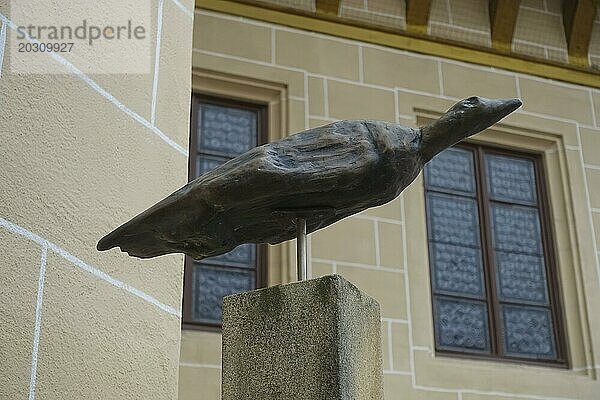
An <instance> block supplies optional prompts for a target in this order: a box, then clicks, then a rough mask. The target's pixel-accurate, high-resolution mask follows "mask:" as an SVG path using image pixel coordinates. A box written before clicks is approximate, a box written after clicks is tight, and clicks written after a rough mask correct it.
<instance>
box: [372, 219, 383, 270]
mask: <svg viewBox="0 0 600 400" xmlns="http://www.w3.org/2000/svg"><path fill="white" fill-rule="evenodd" d="M373 233H374V234H375V237H374V239H375V240H374V242H375V265H376V266H377V267H378V268H380V267H381V254H380V249H379V222H378V221H377V220H376V219H374V220H373Z"/></svg>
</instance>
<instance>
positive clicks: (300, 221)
mask: <svg viewBox="0 0 600 400" xmlns="http://www.w3.org/2000/svg"><path fill="white" fill-rule="evenodd" d="M296 227H297V230H298V231H297V236H296V253H297V255H298V259H297V268H298V280H299V281H305V280H306V276H307V272H308V267H307V261H306V260H307V258H306V257H307V256H306V253H307V250H306V218H297V219H296Z"/></svg>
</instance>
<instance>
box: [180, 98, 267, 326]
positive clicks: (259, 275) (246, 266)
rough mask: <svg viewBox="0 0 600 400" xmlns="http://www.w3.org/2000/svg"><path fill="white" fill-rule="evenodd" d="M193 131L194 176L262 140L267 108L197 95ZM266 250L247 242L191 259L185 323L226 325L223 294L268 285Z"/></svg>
mask: <svg viewBox="0 0 600 400" xmlns="http://www.w3.org/2000/svg"><path fill="white" fill-rule="evenodd" d="M190 120H191V123H190V125H191V129H190V160H189V179H190V180H193V179H195V178H197V177H198V176H200V175H202V174H204V173H206V172H208V171H210V170H212V169H214V168H216V167H218V166H219V165H221V164H223V163H225V162H227V161H229V160H231V159H232V158H235V157H236V156H238V155H240V154H242V153H244V152H246V151H248V150H250V149H251V148H253V147H255V146H257V145H260V144H263V143H264V141H265V132H266V106H263V105H259V104H252V103H246V102H240V101H234V100H230V99H223V98H216V97H210V96H204V95H197V94H194V95H193V96H192V115H191V118H190ZM264 266H265V249H264V247H263V246H257V245H253V244H244V245H241V246H238V247H237V248H235V249H234V250H232V251H231V252H229V253H227V254H223V255H220V256H217V257H211V258H206V259H203V260H201V261H195V260H193V259H191V258H190V257H186V262H185V276H184V300H183V309H184V313H183V314H184V316H183V319H184V327H186V328H196V327H215V328H218V327H219V326H220V324H221V317H222V303H223V297H224V296H227V295H229V294H233V293H239V292H243V291H247V290H252V289H255V288H257V287H260V286H262V285H263V283H264V269H265V268H264Z"/></svg>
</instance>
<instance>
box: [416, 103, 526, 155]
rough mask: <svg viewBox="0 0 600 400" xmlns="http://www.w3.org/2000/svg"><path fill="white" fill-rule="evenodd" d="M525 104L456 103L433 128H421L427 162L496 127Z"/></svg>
mask: <svg viewBox="0 0 600 400" xmlns="http://www.w3.org/2000/svg"><path fill="white" fill-rule="evenodd" d="M522 104H523V103H522V102H521V100H519V99H486V98H483V97H476V96H474V97H469V98H468V99H464V100H461V101H459V102H458V103H456V104H455V105H454V106H452V107H451V108H450V109H449V110H448V111H447V112H446V113H445V114H444V115H442V116H441V117H440V119H438V120H437V121H435V122H434V123H432V124H431V125H427V126H424V127H422V128H421V132H422V149H421V153H422V154H423V157H424V158H425V160H426V161H428V160H430V159H431V158H433V157H434V156H435V155H436V154H438V153H439V152H441V151H443V150H444V149H446V148H448V147H450V146H452V145H454V144H456V143H458V142H460V141H461V140H463V139H466V138H468V137H469V136H472V135H475V134H476V133H479V132H481V131H483V130H484V129H487V128H489V127H490V126H492V125H494V124H495V123H496V122H498V121H500V120H501V119H502V118H504V117H506V116H507V115H508V114H510V113H512V112H513V111H515V110H516V109H517V108H519V107H520V106H521V105H522Z"/></svg>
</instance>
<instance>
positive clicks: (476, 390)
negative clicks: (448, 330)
mask: <svg viewBox="0 0 600 400" xmlns="http://www.w3.org/2000/svg"><path fill="white" fill-rule="evenodd" d="M348 4H349V2H348ZM534 6H535V5H530V7H532V8H533V7H534ZM207 26H210V27H211V33H210V37H211V38H214V42H211V41H210V40H211V39H210V38H206V37H205V38H204V39H203V38H202V37H201V36H200V35H199V34H198V33H199V32H202V31H203V29H205V28H204V27H207ZM225 27H227V28H226V29H225ZM225 30H227V32H225ZM195 32H196V35H195V40H194V50H193V63H192V64H193V67H195V68H202V69H204V70H211V71H216V72H219V73H221V74H224V75H228V76H233V77H237V78H238V79H240V80H242V81H243V80H245V79H247V80H254V79H260V80H263V81H270V82H272V83H273V84H278V85H285V86H286V88H287V96H288V107H287V116H288V124H287V128H288V129H287V131H289V132H290V133H291V132H297V131H299V130H303V129H306V128H309V127H314V126H319V125H323V124H326V123H329V122H332V121H336V120H338V119H344V118H378V119H384V120H389V121H396V122H400V123H403V124H406V125H409V126H416V125H417V123H423V122H424V121H427V120H428V119H430V118H435V117H436V116H437V115H439V114H440V113H442V112H444V111H445V110H446V109H447V108H448V107H449V106H450V105H451V104H452V103H453V102H454V101H456V100H458V99H460V98H464V97H467V96H470V95H481V96H488V97H512V96H518V97H521V98H522V99H523V100H524V106H523V108H522V109H520V110H519V111H518V112H517V113H516V114H514V115H512V116H511V117H509V118H508V119H507V120H505V121H504V123H503V124H502V125H501V126H499V127H497V128H496V129H495V130H494V131H489V132H486V133H484V134H482V135H479V136H478V139H477V140H479V141H483V142H485V143H492V144H500V145H503V146H508V147H513V148H520V149H523V148H527V149H530V150H533V151H537V152H541V153H543V154H544V155H545V157H544V159H545V167H546V169H547V172H548V176H549V177H550V182H549V191H550V201H551V204H552V213H553V218H554V226H553V229H554V235H555V238H556V242H557V248H558V249H559V264H560V279H561V287H562V291H563V292H562V302H563V305H564V307H565V310H566V312H565V313H566V320H567V322H566V324H567V335H568V342H569V352H570V369H567V370H566V369H556V368H546V367H539V366H525V365H519V364H510V363H500V362H490V361H475V360H465V359H460V360H459V359H454V358H451V357H442V356H438V355H435V354H434V352H433V351H432V349H433V333H432V320H431V318H432V317H431V299H430V292H429V290H430V289H429V269H428V264H427V263H428V261H427V251H426V242H425V238H426V236H425V219H424V205H423V187H422V185H423V184H422V180H421V178H418V179H417V181H415V182H414V183H413V185H411V186H410V187H409V188H408V189H407V190H406V192H405V194H404V195H402V196H400V197H399V198H398V199H396V200H394V201H392V202H391V203H388V204H387V205H385V206H382V207H378V208H375V209H371V210H367V211H365V212H363V213H361V214H359V215H356V216H353V217H350V218H347V219H345V220H343V221H340V222H339V223H337V224H335V225H333V226H331V227H329V228H327V229H324V230H321V231H319V232H316V233H315V234H313V235H311V236H310V246H309V249H310V251H311V256H310V265H309V269H310V272H311V274H312V276H313V277H316V276H320V275H323V274H329V273H334V272H335V273H339V274H342V275H344V276H345V277H346V278H348V279H349V280H350V281H352V282H354V283H355V284H357V285H358V286H359V287H361V288H362V289H363V290H365V291H366V292H367V293H369V294H370V295H372V296H373V297H374V298H376V299H377V300H378V301H379V302H380V303H381V309H382V338H383V343H382V344H383V353H384V369H385V371H384V379H385V390H386V399H454V400H460V399H469V400H476V399H477V400H481V399H489V400H492V399H497V400H500V399H501V400H506V399H540V400H541V399H596V398H598V393H600V383H599V382H598V380H597V374H598V372H600V361H599V360H600V358H599V357H600V350H598V349H599V345H600V334H599V333H598V332H600V318H599V317H598V316H597V313H596V312H595V311H594V310H596V309H597V308H598V307H600V296H599V295H598V293H600V269H599V266H598V250H600V248H599V247H598V243H599V242H600V241H599V240H598V237H600V204H599V200H598V199H599V198H600V159H599V158H598V152H597V149H598V145H599V144H600V139H599V138H600V120H599V118H600V112H599V111H600V91H598V90H592V89H589V88H587V87H581V86H576V85H570V84H564V83H560V82H555V81H551V80H545V79H540V78H537V77H533V76H529V75H526V74H519V73H513V72H508V71H503V70H499V69H493V68H487V67H482V66H477V65H473V64H465V63H460V62H455V61H451V60H447V59H441V58H436V57H431V56H424V55H419V54H415V53H409V52H404V51H398V50H391V49H387V48H383V47H378V46H374V45H370V44H366V43H361V42H357V41H353V40H345V39H340V38H334V37H328V36H325V35H321V34H315V33H311V32H306V31H302V30H299V29H291V28H287V27H284V26H281V25H276V24H270V23H264V22H258V21H253V20H250V19H240V18H238V17H232V16H228V15H226V14H220V13H215V12H209V11H203V10H199V9H197V10H196V19H195ZM252 32H256V33H257V34H258V35H259V36H257V37H258V38H262V39H261V40H260V42H259V43H254V44H253V45H252V46H240V42H239V40H238V39H236V38H242V37H244V36H245V35H248V34H251V33H252ZM240 40H241V39H240ZM288 267H289V266H288ZM288 267H286V268H288ZM270 268H271V269H275V270H276V269H279V268H280V266H279V265H278V264H277V263H273V262H272V263H271V264H270ZM278 276H280V277H283V276H284V274H282V275H278ZM287 276H288V278H287V279H289V276H291V275H290V274H288V275H287ZM282 280H283V281H285V280H286V278H282ZM282 280H278V279H275V280H274V279H271V283H278V282H280V281H282ZM220 344H221V339H220V335H219V334H218V333H208V332H196V331H184V332H183V333H182V345H181V346H182V347H181V360H180V386H179V396H180V399H181V400H188V399H207V400H209V399H210V400H212V399H218V398H219V396H220V394H219V392H220V356H221V354H220Z"/></svg>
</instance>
